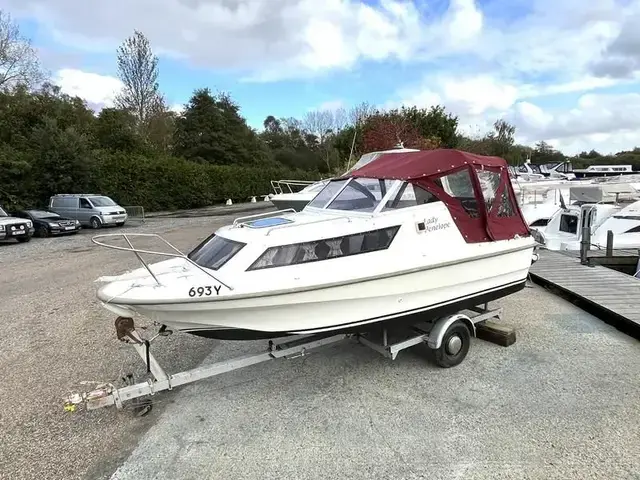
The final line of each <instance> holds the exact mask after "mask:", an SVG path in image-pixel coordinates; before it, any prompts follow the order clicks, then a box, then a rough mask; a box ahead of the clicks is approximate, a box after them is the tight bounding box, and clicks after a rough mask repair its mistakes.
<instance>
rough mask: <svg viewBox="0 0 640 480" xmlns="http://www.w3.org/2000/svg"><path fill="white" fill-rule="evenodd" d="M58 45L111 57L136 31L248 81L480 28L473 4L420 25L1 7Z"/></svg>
mask: <svg viewBox="0 0 640 480" xmlns="http://www.w3.org/2000/svg"><path fill="white" fill-rule="evenodd" d="M5 3H6V4H7V7H6V8H9V9H13V10H16V11H20V12H22V13H23V14H24V15H30V16H31V17H34V18H36V19H37V20H39V21H40V23H42V24H44V25H46V26H47V27H49V29H50V30H51V31H52V32H53V33H54V34H55V38H56V39H57V41H58V42H60V43H64V44H67V45H68V46H70V47H73V48H76V49H87V50H88V51H91V52H98V51H102V52H109V53H112V52H114V51H115V49H116V47H117V46H118V45H119V44H120V43H121V42H122V40H123V39H124V38H126V37H128V36H129V35H131V33H132V32H133V30H134V29H138V30H141V31H143V32H144V33H145V35H146V36H147V37H148V38H149V39H150V41H151V43H152V45H153V47H154V49H155V50H156V51H157V52H162V53H163V54H165V55H170V56H174V57H177V58H181V59H185V60H188V61H189V62H191V63H192V64H195V65H198V66H205V67H210V68H215V69H220V70H226V71H233V72H235V73H239V74H242V75H245V76H247V77H248V78H251V79H253V80H279V79H283V78H293V77H305V76H310V75H317V74H318V73H321V72H325V71H326V70H327V69H332V68H349V67H352V66H353V65H355V64H356V62H358V61H360V60H367V59H368V60H384V59H392V58H393V59H399V60H401V61H412V60H414V59H415V58H416V54H417V52H418V51H420V50H424V49H426V50H435V51H438V52H439V53H438V54H442V53H446V52H453V51H457V50H459V49H464V48H468V46H469V45H472V44H473V39H474V38H475V37H476V36H477V35H479V34H480V33H481V31H482V28H483V15H482V13H481V12H480V10H479V9H478V8H477V7H476V4H475V0H452V2H451V5H450V8H449V9H448V10H447V11H446V12H445V13H444V15H441V16H440V17H435V18H430V19H429V20H426V19H425V17H424V16H423V15H421V12H420V11H419V9H418V8H417V7H416V4H415V3H414V2H413V1H412V0H379V2H377V3H375V4H367V3H364V2H362V1H359V0H325V1H323V2H318V1H316V0H137V1H135V2H131V1H128V0H112V1H111V2H97V3H96V2H93V3H91V2H89V3H87V2H85V1H81V0H20V1H18V0H5Z"/></svg>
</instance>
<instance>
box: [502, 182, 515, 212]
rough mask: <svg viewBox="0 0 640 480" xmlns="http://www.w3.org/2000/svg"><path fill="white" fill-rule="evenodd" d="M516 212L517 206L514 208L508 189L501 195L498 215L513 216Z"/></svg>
mask: <svg viewBox="0 0 640 480" xmlns="http://www.w3.org/2000/svg"><path fill="white" fill-rule="evenodd" d="M515 214H516V210H515V208H513V202H512V201H511V198H509V194H508V193H507V189H506V188H505V189H504V190H503V191H502V195H501V197H500V206H499V207H498V217H513V216H514V215H515Z"/></svg>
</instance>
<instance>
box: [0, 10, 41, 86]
mask: <svg viewBox="0 0 640 480" xmlns="http://www.w3.org/2000/svg"><path fill="white" fill-rule="evenodd" d="M43 79H44V74H43V72H42V70H41V69H40V62H39V60H38V56H37V54H36V50H35V49H34V48H33V47H32V46H31V41H30V40H28V39H26V38H24V37H23V36H22V35H21V34H20V29H19V28H18V25H17V24H16V23H15V22H14V21H13V19H12V18H11V16H10V15H9V14H8V13H4V12H3V11H2V10H0V90H3V89H10V88H12V87H14V86H16V85H19V84H23V85H25V86H27V87H33V86H35V85H36V84H38V83H40V82H41V81H42V80H43Z"/></svg>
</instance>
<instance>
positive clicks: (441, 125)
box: [392, 105, 458, 148]
mask: <svg viewBox="0 0 640 480" xmlns="http://www.w3.org/2000/svg"><path fill="white" fill-rule="evenodd" d="M392 112H396V113H398V115H400V116H402V117H403V118H405V119H406V120H407V121H408V122H409V123H410V124H411V125H413V126H414V127H416V128H417V129H418V131H419V132H420V135H421V136H422V137H424V138H430V139H432V140H433V141H434V142H436V143H439V144H440V145H441V146H442V147H444V148H454V147H455V146H456V145H457V140H458V136H457V131H458V117H457V116H455V115H453V114H450V113H446V111H445V108H444V107H442V106H440V105H434V106H431V108H429V110H427V109H424V108H417V107H416V106H413V107H405V106H403V107H402V108H401V109H400V110H392Z"/></svg>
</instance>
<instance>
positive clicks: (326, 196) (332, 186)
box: [309, 178, 349, 208]
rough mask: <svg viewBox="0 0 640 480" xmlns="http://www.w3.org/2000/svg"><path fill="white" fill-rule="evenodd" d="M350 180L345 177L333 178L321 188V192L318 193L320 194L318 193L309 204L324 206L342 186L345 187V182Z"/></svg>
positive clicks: (318, 206)
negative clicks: (340, 178)
mask: <svg viewBox="0 0 640 480" xmlns="http://www.w3.org/2000/svg"><path fill="white" fill-rule="evenodd" d="M348 181H349V179H348V178H345V179H342V180H333V181H331V182H329V183H327V185H325V187H324V188H323V189H322V190H320V193H318V195H316V196H315V197H314V199H313V200H311V201H310V202H309V206H310V207H316V208H324V206H325V205H326V204H327V202H328V201H329V200H331V199H332V198H333V197H334V195H335V194H336V193H338V192H339V191H340V190H341V189H342V187H344V184H345V183H347V182H348Z"/></svg>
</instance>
